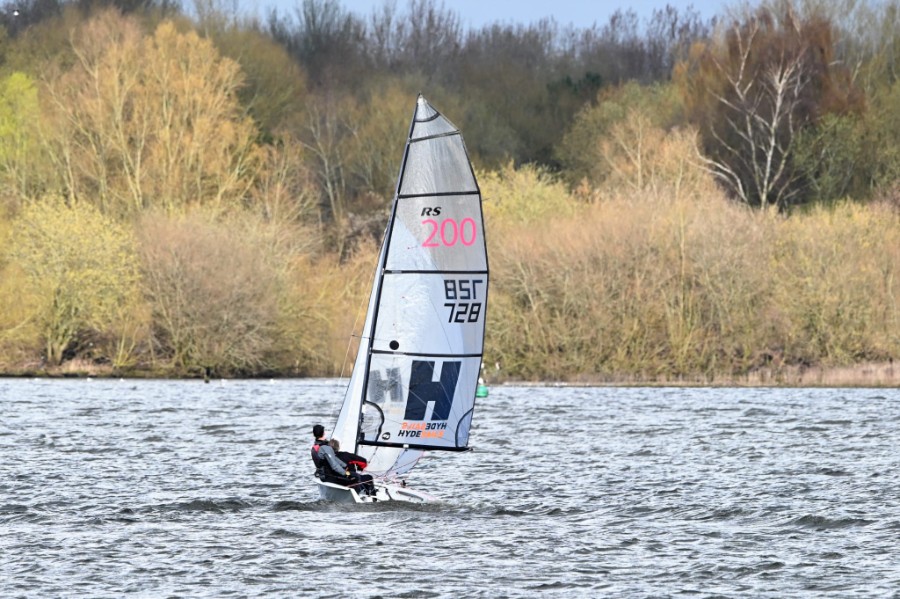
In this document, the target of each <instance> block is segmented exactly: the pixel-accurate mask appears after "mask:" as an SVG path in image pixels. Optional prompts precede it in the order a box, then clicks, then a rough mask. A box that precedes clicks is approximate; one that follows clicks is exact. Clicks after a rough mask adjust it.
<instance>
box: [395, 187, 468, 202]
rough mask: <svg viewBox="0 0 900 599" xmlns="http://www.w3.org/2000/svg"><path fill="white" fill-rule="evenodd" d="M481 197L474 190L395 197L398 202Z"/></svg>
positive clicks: (409, 194) (407, 194) (410, 194)
mask: <svg viewBox="0 0 900 599" xmlns="http://www.w3.org/2000/svg"><path fill="white" fill-rule="evenodd" d="M477 195H481V192H480V191H478V190H477V189H476V190H473V191H437V192H434V193H406V194H400V195H398V196H397V199H398V200H408V199H410V198H440V197H445V196H477Z"/></svg>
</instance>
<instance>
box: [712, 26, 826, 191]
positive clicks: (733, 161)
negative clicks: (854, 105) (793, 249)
mask: <svg viewBox="0 0 900 599" xmlns="http://www.w3.org/2000/svg"><path fill="white" fill-rule="evenodd" d="M760 30H761V23H760V20H759V19H753V20H751V21H750V23H748V24H747V26H744V27H741V26H738V25H735V26H734V27H733V28H732V30H731V32H730V33H729V38H730V40H729V46H730V48H729V50H733V51H731V52H729V56H728V57H727V58H725V59H724V60H723V59H720V58H715V57H714V58H713V61H714V64H715V67H716V68H717V69H718V70H719V71H720V73H721V75H722V78H723V80H724V82H725V85H724V86H723V88H722V90H721V91H719V92H714V96H715V99H716V101H717V102H718V103H719V104H720V105H721V107H722V110H723V114H724V119H723V121H722V125H723V129H722V130H717V129H716V128H712V129H711V133H712V135H713V137H714V138H715V139H716V141H718V145H719V151H718V152H717V153H716V154H715V155H714V156H712V157H704V156H701V159H702V160H703V163H704V164H705V165H706V167H707V169H708V170H709V172H710V173H712V174H713V175H714V176H715V177H716V178H717V179H718V180H719V181H720V182H722V183H723V184H724V186H725V187H726V188H727V189H729V190H730V191H731V192H733V193H734V194H735V195H736V196H737V197H738V198H739V199H740V200H741V201H742V202H744V203H746V204H758V205H760V206H762V207H768V206H771V207H774V208H777V209H780V208H783V207H784V206H785V205H787V204H789V203H790V202H791V201H792V200H793V199H794V198H795V197H796V196H797V195H798V194H799V193H800V191H801V185H800V184H799V177H800V175H799V174H798V173H796V172H795V171H794V170H793V169H792V168H791V157H792V150H793V146H794V142H795V139H796V138H797V135H798V133H799V130H800V128H801V127H802V126H803V125H804V124H806V123H805V121H806V119H805V118H804V116H803V115H802V114H801V111H800V110H799V109H800V108H801V104H802V102H803V92H804V90H805V88H806V87H807V86H808V85H809V83H810V72H809V69H808V68H807V64H806V53H807V50H808V48H807V47H806V46H805V44H801V45H799V46H796V47H793V48H785V47H782V48H779V49H777V50H776V53H775V54H774V55H773V56H772V59H771V60H769V61H766V63H765V64H762V65H754V54H755V53H756V52H758V51H759V50H758V46H759V45H760V44H764V43H766V40H765V36H762V35H760ZM754 67H756V68H754Z"/></svg>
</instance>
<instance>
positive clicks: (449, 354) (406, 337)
mask: <svg viewBox="0 0 900 599" xmlns="http://www.w3.org/2000/svg"><path fill="white" fill-rule="evenodd" d="M487 292H488V262H487V251H486V245H485V239H484V226H483V217H482V212H481V192H480V190H479V188H478V183H477V182H476V180H475V174H474V172H473V170H472V165H471V163H470V162H469V157H468V154H467V152H466V148H465V144H464V143H463V138H462V135H461V134H460V132H459V130H458V129H457V128H456V127H455V126H454V125H453V124H452V123H451V122H450V121H448V120H447V119H446V118H445V117H444V116H442V115H441V114H440V113H439V112H438V111H437V110H435V109H434V108H433V107H432V106H431V105H429V104H428V102H427V101H426V100H425V98H423V97H422V96H421V95H420V96H419V98H418V100H417V102H416V109H415V112H414V113H413V119H412V123H411V125H410V130H409V139H408V141H407V143H406V150H405V152H404V156H403V162H402V164H401V167H400V175H399V177H398V181H397V190H396V193H395V195H394V201H393V205H392V208H391V216H390V220H389V222H388V225H387V229H386V231H385V237H384V242H383V244H382V247H381V255H380V257H379V262H378V268H377V270H376V274H375V280H374V283H373V287H372V294H371V296H370V298H369V307H368V311H367V313H366V321H365V325H364V328H363V339H362V341H361V343H360V348H359V352H358V354H357V356H356V362H355V364H354V367H353V374H352V375H351V378H350V385H349V387H348V389H347V394H346V396H345V397H344V403H343V405H342V406H341V412H340V414H339V416H338V421H337V424H336V426H335V429H334V431H333V433H332V436H333V437H335V438H337V439H339V440H340V441H341V442H342V443H343V444H344V445H345V446H350V445H351V443H352V444H354V445H355V446H356V451H357V453H359V454H360V455H362V456H364V457H366V458H367V459H368V460H369V468H368V471H369V472H371V473H372V474H376V475H384V476H388V477H389V476H391V475H396V474H402V473H403V472H405V471H407V470H409V469H410V468H412V467H413V466H414V465H415V463H416V461H417V460H418V458H419V457H420V456H421V454H422V452H423V451H424V450H450V451H460V450H465V449H468V441H469V429H470V427H471V424H472V415H473V412H474V408H475V390H476V387H477V385H478V376H479V371H480V368H481V358H482V353H483V347H484V322H485V316H486V307H487Z"/></svg>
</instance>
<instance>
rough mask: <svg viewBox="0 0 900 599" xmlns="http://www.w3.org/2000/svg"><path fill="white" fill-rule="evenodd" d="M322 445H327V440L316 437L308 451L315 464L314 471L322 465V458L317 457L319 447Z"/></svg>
mask: <svg viewBox="0 0 900 599" xmlns="http://www.w3.org/2000/svg"><path fill="white" fill-rule="evenodd" d="M322 445H328V441H325V440H324V439H316V441H315V443H313V445H312V447H310V448H309V453H310V455H311V456H312V461H313V464H315V465H316V471H319V470H321V469H322V468H323V467H324V464H323V463H322V459H321V458H320V457H319V447H321V446H322Z"/></svg>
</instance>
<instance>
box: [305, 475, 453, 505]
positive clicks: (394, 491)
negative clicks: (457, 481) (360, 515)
mask: <svg viewBox="0 0 900 599" xmlns="http://www.w3.org/2000/svg"><path fill="white" fill-rule="evenodd" d="M316 484H317V485H318V486H319V499H322V500H324V501H332V502H334V503H376V502H380V501H406V502H408V503H433V502H435V501H439V500H438V498H437V497H435V496H433V495H429V494H428V493H423V492H422V491H415V490H413V489H410V488H408V487H402V486H400V485H390V484H387V483H378V482H376V483H375V497H370V496H368V495H362V496H360V495H359V494H358V493H357V492H356V489H352V488H350V487H345V486H343V485H338V484H335V483H326V482H322V481H321V480H318V479H316Z"/></svg>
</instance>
